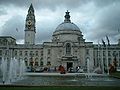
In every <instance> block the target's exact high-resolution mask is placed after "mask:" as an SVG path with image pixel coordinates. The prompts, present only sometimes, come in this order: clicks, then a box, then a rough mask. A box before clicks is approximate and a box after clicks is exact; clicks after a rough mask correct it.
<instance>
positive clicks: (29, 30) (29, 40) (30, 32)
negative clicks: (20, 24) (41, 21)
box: [25, 4, 36, 45]
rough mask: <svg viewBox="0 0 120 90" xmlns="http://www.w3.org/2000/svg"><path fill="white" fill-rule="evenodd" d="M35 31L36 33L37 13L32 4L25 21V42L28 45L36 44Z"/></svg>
mask: <svg viewBox="0 0 120 90" xmlns="http://www.w3.org/2000/svg"><path fill="white" fill-rule="evenodd" d="M35 33H36V28H35V15H34V8H33V5H32V4H31V5H30V7H29V9H28V14H27V17H26V22H25V44H27V45H33V44H35Z"/></svg>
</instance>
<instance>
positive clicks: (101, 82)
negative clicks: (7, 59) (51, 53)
mask: <svg viewBox="0 0 120 90" xmlns="http://www.w3.org/2000/svg"><path fill="white" fill-rule="evenodd" d="M12 84H15V85H34V86H46V85H47V86H66V85H68V86H73V85H74V86H119V85H120V80H119V79H116V78H112V77H107V76H92V77H91V78H86V77H85V76H84V77H83V76H82V77H81V76H39V75H37V76H36V75H30V76H27V77H26V78H25V79H24V80H20V81H18V82H15V83H12Z"/></svg>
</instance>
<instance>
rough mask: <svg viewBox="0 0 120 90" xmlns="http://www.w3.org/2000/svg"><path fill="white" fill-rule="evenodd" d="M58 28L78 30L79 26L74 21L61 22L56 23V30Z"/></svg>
mask: <svg viewBox="0 0 120 90" xmlns="http://www.w3.org/2000/svg"><path fill="white" fill-rule="evenodd" d="M59 30H80V29H79V27H78V26H77V25H75V24H74V23H71V22H69V23H66V22H63V23H61V24H60V25H58V27H57V28H56V31H59Z"/></svg>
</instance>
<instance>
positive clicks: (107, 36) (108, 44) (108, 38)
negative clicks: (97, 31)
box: [106, 35, 110, 46]
mask: <svg viewBox="0 0 120 90" xmlns="http://www.w3.org/2000/svg"><path fill="white" fill-rule="evenodd" d="M106 39H107V42H108V46H110V40H109V38H108V36H107V35H106Z"/></svg>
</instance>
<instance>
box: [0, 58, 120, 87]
mask: <svg viewBox="0 0 120 90" xmlns="http://www.w3.org/2000/svg"><path fill="white" fill-rule="evenodd" d="M89 67H90V66H89V60H88V62H87V68H88V70H87V71H88V73H82V74H81V73H77V74H76V73H66V74H59V73H52V74H53V75H50V73H28V75H27V74H26V75H25V69H26V68H25V63H24V60H17V59H15V58H12V59H11V60H10V63H9V65H8V62H7V60H4V59H2V64H1V70H2V77H1V78H0V80H1V81H0V84H7V85H28V86H29V85H34V86H46V85H50V86H51V85H54V86H65V85H68V86H70V85H75V86H120V80H119V79H117V78H113V77H108V76H107V75H102V74H94V73H90V70H89ZM24 75H25V76H24Z"/></svg>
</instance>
